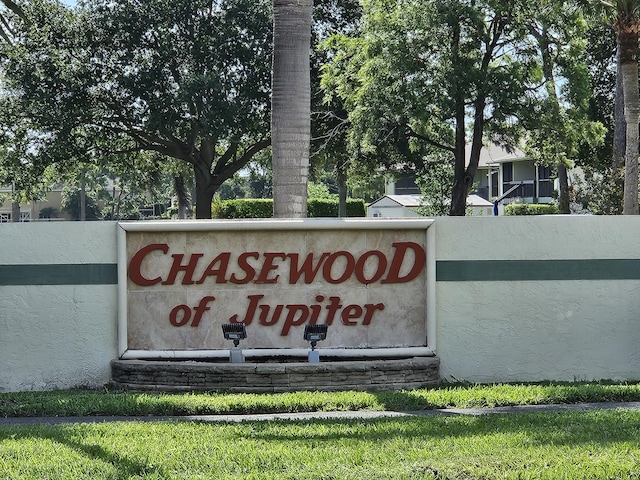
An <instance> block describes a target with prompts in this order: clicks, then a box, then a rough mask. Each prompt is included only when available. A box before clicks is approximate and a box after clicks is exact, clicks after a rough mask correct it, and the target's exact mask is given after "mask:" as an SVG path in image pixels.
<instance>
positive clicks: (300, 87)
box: [271, 0, 313, 218]
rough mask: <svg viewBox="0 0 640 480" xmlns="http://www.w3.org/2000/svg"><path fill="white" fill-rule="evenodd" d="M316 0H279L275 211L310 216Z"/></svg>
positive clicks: (275, 10) (275, 41)
mask: <svg viewBox="0 0 640 480" xmlns="http://www.w3.org/2000/svg"><path fill="white" fill-rule="evenodd" d="M312 10H313V0H273V67H272V68H273V70H272V80H271V81H272V94H271V95H272V96H271V142H272V150H273V216H274V217H276V218H304V217H306V216H307V176H308V171H309V148H310V142H311V78H310V77H311V68H310V63H309V49H310V44H311V19H312Z"/></svg>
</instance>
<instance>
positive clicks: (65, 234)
mask: <svg viewBox="0 0 640 480" xmlns="http://www.w3.org/2000/svg"><path fill="white" fill-rule="evenodd" d="M0 238H1V239H2V248H1V249H0V352H2V368H0V391H20V390H25V391H26V390H48V389H56V388H70V387H75V386H86V387H97V386H100V385H102V384H104V383H106V382H107V381H108V380H109V375H110V371H109V362H110V361H111V360H112V359H113V358H115V357H116V355H117V335H116V333H117V332H116V325H117V314H116V309H117V285H116V284H115V283H112V284H108V283H110V282H113V280H112V279H113V278H114V275H107V277H109V278H110V279H111V280H109V279H108V278H107V280H105V279H104V278H101V277H104V271H105V269H106V270H107V271H112V272H115V269H116V260H117V257H116V224H115V223H113V222H90V223H80V222H55V223H48V222H43V223H22V224H3V225H2V226H1V228H0ZM34 266H37V267H34ZM25 272H26V273H25ZM96 272H98V273H97V274H96ZM74 277H78V279H77V281H76V280H74ZM80 277H82V278H80ZM105 282H106V283H107V284H105ZM75 283H77V284H75Z"/></svg>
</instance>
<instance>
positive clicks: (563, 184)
mask: <svg viewBox="0 0 640 480" xmlns="http://www.w3.org/2000/svg"><path fill="white" fill-rule="evenodd" d="M558 183H560V195H559V198H558V209H559V210H560V213H564V214H569V213H571V199H570V198H569V175H568V174H567V166H566V165H565V164H564V163H562V162H559V163H558Z"/></svg>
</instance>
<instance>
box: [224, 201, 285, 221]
mask: <svg viewBox="0 0 640 480" xmlns="http://www.w3.org/2000/svg"><path fill="white" fill-rule="evenodd" d="M215 213H216V217H217V218H271V217H273V200H271V199H264V198H246V199H239V200H223V201H222V202H220V204H219V205H216V208H215Z"/></svg>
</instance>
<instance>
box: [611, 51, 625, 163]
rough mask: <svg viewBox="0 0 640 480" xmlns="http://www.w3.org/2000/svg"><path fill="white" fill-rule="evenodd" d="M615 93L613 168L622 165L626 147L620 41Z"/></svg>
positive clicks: (617, 54)
mask: <svg viewBox="0 0 640 480" xmlns="http://www.w3.org/2000/svg"><path fill="white" fill-rule="evenodd" d="M616 50H617V51H616V94H615V108H614V129H613V158H612V160H611V166H612V168H613V169H614V170H617V169H618V168H620V167H622V166H623V165H624V156H625V149H626V143H625V138H626V133H627V124H626V122H625V120H624V92H623V90H622V64H621V63H620V42H618V46H617V49H616Z"/></svg>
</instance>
